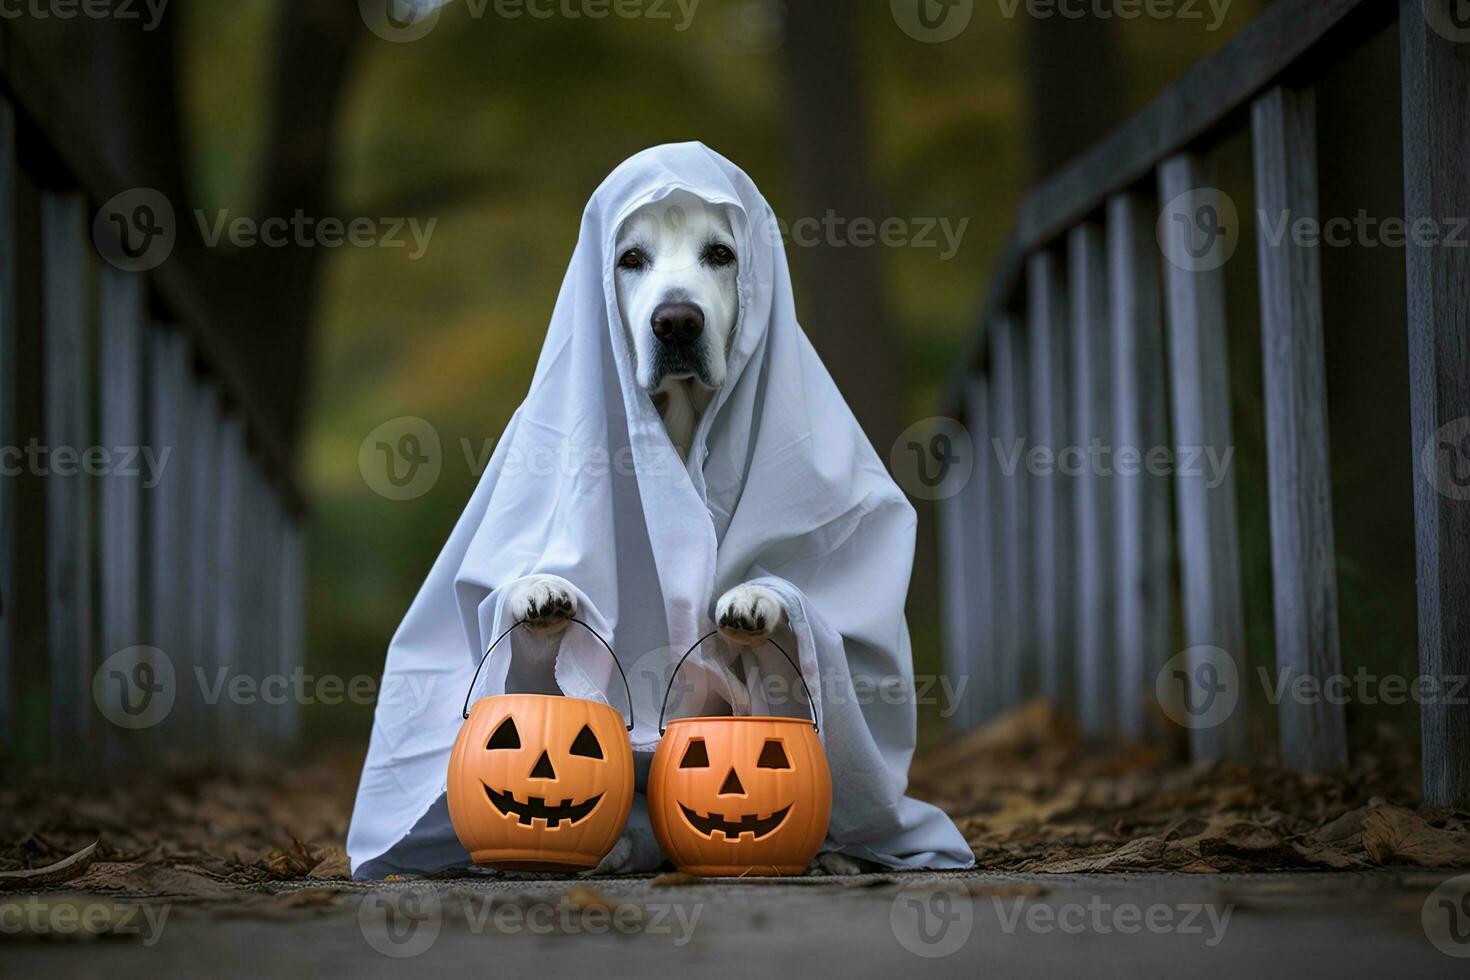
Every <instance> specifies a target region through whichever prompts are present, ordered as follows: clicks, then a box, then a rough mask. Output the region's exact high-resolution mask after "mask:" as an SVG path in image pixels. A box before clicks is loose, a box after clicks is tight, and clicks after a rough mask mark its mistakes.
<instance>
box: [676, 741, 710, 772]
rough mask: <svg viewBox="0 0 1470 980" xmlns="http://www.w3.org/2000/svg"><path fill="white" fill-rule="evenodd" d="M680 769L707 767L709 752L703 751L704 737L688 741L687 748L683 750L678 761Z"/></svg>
mask: <svg viewBox="0 0 1470 980" xmlns="http://www.w3.org/2000/svg"><path fill="white" fill-rule="evenodd" d="M679 768H680V769H707V768H709V753H708V752H707V751H705V748H704V739H702V738H696V739H695V740H694V741H692V742H690V743H689V748H687V749H685V750H684V758H683V760H681V761H680V762H679Z"/></svg>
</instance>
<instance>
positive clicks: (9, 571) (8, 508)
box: [0, 95, 20, 755]
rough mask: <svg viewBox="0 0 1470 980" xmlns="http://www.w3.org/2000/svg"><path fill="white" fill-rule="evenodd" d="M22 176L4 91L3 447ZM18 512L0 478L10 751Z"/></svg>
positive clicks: (8, 441) (13, 404) (1, 635)
mask: <svg viewBox="0 0 1470 980" xmlns="http://www.w3.org/2000/svg"><path fill="white" fill-rule="evenodd" d="M19 175H20V167H19V164H18V163H17V162H16V158H15V109H14V108H12V106H11V105H10V100H9V99H7V98H5V97H4V96H3V95H0V447H7V446H19V439H18V436H19V435H20V426H19V425H18V424H17V420H16V409H17V405H18V399H17V395H16V392H17V382H18V374H17V371H16V360H17V357H18V353H19V343H18V335H19V332H20V331H19V326H18V324H17V322H16V321H17V318H18V315H19V309H18V305H17V303H16V286H17V279H16V257H17V254H18V252H19V241H18V238H19V236H18V234H17V226H18V224H19V214H18V201H17V197H18V196H19V195H18V193H17V186H16V185H17V181H18V178H19ZM15 512H16V500H15V481H14V480H11V479H8V478H4V477H0V754H6V755H8V754H9V753H10V751H11V750H12V748H13V746H14V730H15V720H14V715H15V708H14V698H13V694H14V687H13V685H14V679H15V672H14V667H13V659H14V650H15V645H16V622H15V608H16V598H15V583H16V574H15V566H16V540H15V530H16V527H15V524H16V521H15Z"/></svg>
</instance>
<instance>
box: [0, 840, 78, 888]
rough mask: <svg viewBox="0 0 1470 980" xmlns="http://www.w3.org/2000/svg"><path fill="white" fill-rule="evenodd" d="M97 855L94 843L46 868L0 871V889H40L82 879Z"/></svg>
mask: <svg viewBox="0 0 1470 980" xmlns="http://www.w3.org/2000/svg"><path fill="white" fill-rule="evenodd" d="M96 854H97V842H96V841H93V842H92V843H90V844H88V845H87V846H86V847H84V848H82V849H81V850H80V851H77V852H76V853H75V854H73V855H71V856H70V857H65V858H62V859H61V860H60V861H57V862H56V863H55V864H48V865H46V866H45V867H44V868H25V869H22V870H19V871H0V888H38V887H41V886H44V885H59V884H61V883H62V882H64V881H70V880H71V879H73V878H77V877H80V876H81V875H82V874H84V873H85V872H86V870H87V869H88V868H89V867H91V865H92V858H93V857H94V856H95V855H96Z"/></svg>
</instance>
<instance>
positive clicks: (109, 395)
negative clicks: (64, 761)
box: [98, 266, 146, 756]
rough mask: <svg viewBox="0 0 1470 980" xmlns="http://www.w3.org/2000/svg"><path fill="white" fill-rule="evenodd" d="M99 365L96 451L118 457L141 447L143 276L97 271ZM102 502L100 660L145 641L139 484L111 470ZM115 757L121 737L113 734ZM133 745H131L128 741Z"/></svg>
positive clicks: (105, 269) (117, 732)
mask: <svg viewBox="0 0 1470 980" xmlns="http://www.w3.org/2000/svg"><path fill="white" fill-rule="evenodd" d="M101 272H102V276H101V298H102V309H101V317H100V320H101V322H100V328H99V329H100V339H99V348H100V351H101V356H100V362H99V365H98V375H99V379H100V394H99V398H100V403H99V404H100V411H101V416H100V417H101V432H102V445H104V446H106V447H108V448H109V451H111V452H113V453H114V454H116V453H117V452H118V450H119V448H121V449H122V450H123V451H124V452H132V451H133V450H134V449H135V448H136V447H141V446H142V445H143V444H144V431H145V430H144V387H143V386H144V345H143V344H144V342H143V316H144V309H143V306H144V283H143V279H142V277H141V276H138V275H134V274H132V273H127V272H121V271H119V270H117V269H114V268H112V267H110V266H103V267H102V270H101ZM99 490H100V495H101V502H100V514H101V534H100V540H101V562H100V566H101V575H102V590H101V595H102V609H101V633H102V650H101V654H102V656H103V657H104V658H105V657H108V656H111V655H112V654H114V653H116V652H118V651H119V650H124V649H127V648H128V647H133V646H137V645H139V644H141V643H143V642H144V639H145V638H144V636H143V618H144V609H145V605H144V604H145V602H146V589H145V582H146V579H145V578H144V564H143V528H144V517H143V498H142V481H141V479H140V478H139V477H138V476H137V475H136V471H124V470H123V469H122V468H119V469H115V470H113V471H111V472H109V473H108V474H107V476H106V477H105V478H104V479H103V480H102V481H101V485H100V487H99ZM111 734H112V736H113V743H112V745H113V747H112V749H111V750H110V752H109V754H110V755H113V756H116V755H117V754H119V753H120V752H121V751H122V749H121V746H122V744H123V740H122V736H123V733H122V731H121V730H120V729H116V728H114V729H113V730H112V733H111ZM128 741H129V743H132V742H133V741H134V740H131V739H130V740H128Z"/></svg>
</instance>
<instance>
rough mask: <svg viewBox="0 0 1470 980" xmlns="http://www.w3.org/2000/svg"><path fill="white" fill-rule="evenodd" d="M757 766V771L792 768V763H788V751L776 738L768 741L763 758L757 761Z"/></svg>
mask: <svg viewBox="0 0 1470 980" xmlns="http://www.w3.org/2000/svg"><path fill="white" fill-rule="evenodd" d="M755 765H756V768H757V769H790V768H791V763H790V762H788V761H786V750H785V749H784V748H782V747H781V743H780V742H778V741H776V740H775V739H774V738H768V739H766V744H765V747H764V748H762V749H761V757H760V758H759V759H757V760H755Z"/></svg>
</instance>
